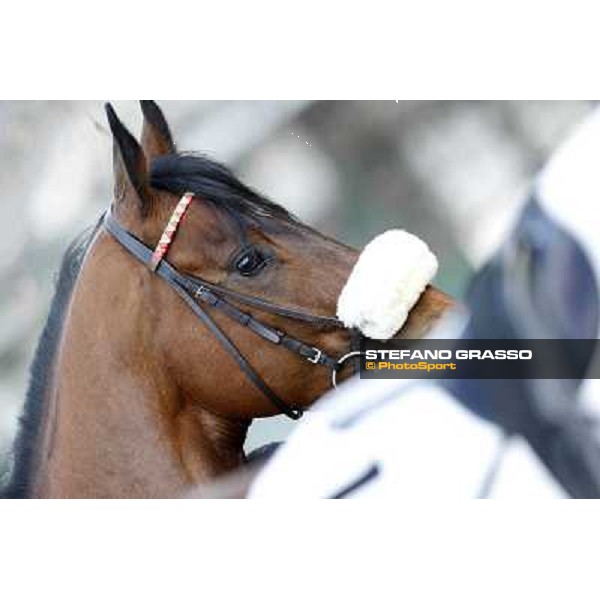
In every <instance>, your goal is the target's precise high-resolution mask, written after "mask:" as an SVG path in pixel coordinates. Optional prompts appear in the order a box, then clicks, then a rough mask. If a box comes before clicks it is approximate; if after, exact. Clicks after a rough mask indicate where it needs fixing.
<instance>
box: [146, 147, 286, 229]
mask: <svg viewBox="0 0 600 600" xmlns="http://www.w3.org/2000/svg"><path fill="white" fill-rule="evenodd" d="M150 186H151V187H153V188H156V189H159V190H164V191H167V192H171V193H173V194H176V195H182V194H184V193H185V192H193V193H194V194H196V195H197V196H199V197H201V198H203V199H204V200H208V201H209V202H211V203H212V204H214V205H215V206H217V207H218V208H221V209H223V210H225V211H226V212H227V213H228V214H230V215H232V216H234V217H235V218H236V219H242V220H243V221H246V222H254V223H260V224H262V225H263V226H264V225H266V226H268V225H275V223H272V222H271V221H273V220H275V221H276V220H279V221H285V222H288V223H296V224H297V223H298V220H297V218H296V217H295V216H294V215H293V214H291V213H290V212H289V211H287V210H286V209H285V208H283V207H282V206H280V205H279V204H276V203H275V202H272V201H271V200H269V199H267V198H265V197H264V196H261V195H260V194H258V193H257V192H255V191H254V190H253V189H251V188H249V187H248V186H247V185H245V184H244V183H242V182H241V181H240V180H239V179H238V178H237V177H236V176H235V175H234V174H233V173H232V172H231V171H230V170H229V169H228V168H227V167H226V166H224V165H222V164H220V163H218V162H215V161H213V160H211V159H209V158H207V157H205V156H203V155H200V154H192V153H177V154H167V155H165V156H160V157H158V158H156V159H155V160H154V161H153V162H152V167H151V170H150Z"/></svg>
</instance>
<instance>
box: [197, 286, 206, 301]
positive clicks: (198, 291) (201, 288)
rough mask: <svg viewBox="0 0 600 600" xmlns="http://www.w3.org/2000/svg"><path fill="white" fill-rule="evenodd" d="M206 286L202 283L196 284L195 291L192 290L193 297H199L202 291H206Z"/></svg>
mask: <svg viewBox="0 0 600 600" xmlns="http://www.w3.org/2000/svg"><path fill="white" fill-rule="evenodd" d="M206 290H207V288H206V287H204V286H203V285H198V287H197V288H196V291H195V292H194V297H195V298H201V297H202V295H203V294H204V293H206Z"/></svg>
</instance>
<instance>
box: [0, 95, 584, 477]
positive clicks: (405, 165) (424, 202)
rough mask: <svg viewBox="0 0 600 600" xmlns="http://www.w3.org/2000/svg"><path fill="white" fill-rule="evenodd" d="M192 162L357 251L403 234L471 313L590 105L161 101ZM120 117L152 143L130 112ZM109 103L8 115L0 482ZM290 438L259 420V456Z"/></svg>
mask: <svg viewBox="0 0 600 600" xmlns="http://www.w3.org/2000/svg"><path fill="white" fill-rule="evenodd" d="M160 104H161V106H162V108H163V110H164V112H165V114H166V115H167V118H168V120H169V122H170V124H171V128H172V131H173V134H174V136H175V139H176V141H177V143H178V146H179V148H180V149H181V150H198V151H202V152H205V153H207V154H209V155H210V156H212V157H213V158H217V159H218V160H221V161H222V162H225V163H226V164H228V165H229V166H231V167H232V168H233V169H234V170H235V171H236V172H237V173H238V175H240V177H241V178H242V179H243V180H244V181H246V182H247V183H249V184H251V185H252V186H254V187H255V188H257V189H258V190H260V191H261V192H263V193H265V194H266V195H267V196H269V197H271V198H272V199H273V200H275V201H277V202H279V203H281V204H283V205H285V206H286V207H287V208H289V209H291V210H292V211H293V212H295V213H296V214H297V215H298V216H300V217H301V218H302V219H303V220H305V221H307V222H308V223H310V224H311V225H313V226H315V227H316V228H317V229H320V230H322V231H324V232H326V233H328V234H330V235H332V236H334V237H336V238H338V239H340V240H342V241H344V242H346V243H349V244H351V245H354V246H356V247H362V246H363V245H364V244H365V243H366V242H367V241H368V240H369V239H370V238H372V237H373V236H374V235H376V234H378V233H381V232H383V231H384V230H386V229H391V228H397V227H400V228H405V229H408V230H409V231H411V232H412V233H415V234H417V235H419V236H420V237H422V238H423V239H425V240H426V241H427V242H428V243H429V245H430V246H431V247H432V248H433V250H434V251H435V252H436V253H437V255H438V257H439V258H440V263H441V268H440V272H439V274H438V277H437V280H436V283H437V285H439V286H440V287H441V288H443V289H444V290H445V291H447V292H449V293H451V294H453V295H454V296H456V297H458V298H460V297H461V296H462V295H463V293H464V291H465V287H466V285H467V282H468V279H469V275H470V273H471V272H472V271H473V269H474V268H475V267H476V266H477V265H479V264H480V263H481V262H482V261H484V260H485V259H486V257H487V256H488V255H489V253H490V252H491V251H492V250H493V249H494V247H495V246H496V244H497V243H498V241H499V239H500V238H501V237H502V234H503V232H504V231H505V229H506V228H507V226H508V225H509V224H510V222H511V220H512V219H513V218H514V216H515V214H516V212H517V211H518V210H519V207H520V206H521V203H522V202H523V200H524V198H525V195H526V193H527V189H528V187H529V186H530V185H531V183H532V176H533V175H534V174H535V172H536V171H537V169H538V168H539V166H540V165H541V164H542V163H543V162H544V161H545V159H546V158H547V156H548V155H549V154H550V153H551V151H552V150H553V149H554V148H555V147H556V146H557V144H558V143H559V142H560V141H561V140H562V139H563V138H564V136H565V135H566V133H567V132H568V130H569V129H570V128H571V127H572V126H573V125H574V124H575V123H577V122H578V121H579V120H580V119H581V118H582V117H583V116H584V115H585V114H586V113H587V112H589V111H590V110H591V108H592V106H591V104H590V103H587V102H537V101H535V102H522V101H519V102H412V101H411V102H404V101H399V102H396V101H381V102H370V101H361V102H349V101H342V102H307V101H300V102H287V101H286V102H280V101H274V102H264V101H260V102H240V101H232V102H212V101H211V102H202V101H197V102H187V101H186V102H175V101H168V102H160ZM115 107H116V109H117V111H118V113H119V115H120V116H121V118H122V119H123V120H124V122H125V123H127V124H128V125H129V126H130V128H131V129H132V131H133V132H135V133H138V134H139V132H140V130H141V111H140V109H139V107H138V105H137V103H135V102H116V103H115ZM111 182H112V170H111V139H110V135H109V133H108V130H107V127H106V124H105V118H104V110H103V106H102V102H100V101H98V102H92V101H66V102H0V209H1V211H2V216H3V222H4V223H5V228H4V233H3V238H4V243H3V252H2V253H1V254H0V289H1V290H2V293H1V295H0V475H1V473H2V470H3V469H4V468H6V464H7V457H8V452H9V449H10V444H11V442H12V437H13V435H14V431H15V426H16V422H17V418H18V414H19V411H20V408H21V403H22V401H23V399H24V396H25V390H26V386H27V380H28V367H29V362H30V360H31V357H32V355H33V351H34V348H35V343H36V341H37V337H38V336H39V334H40V332H41V329H42V327H43V324H44V320H45V318H46V314H47V310H48V307H49V304H50V298H51V295H52V291H53V284H54V278H55V275H56V273H57V270H58V267H59V264H60V260H61V256H62V253H63V252H64V250H65V249H66V247H67V246H68V244H69V242H70V241H71V240H72V239H73V237H74V236H75V235H76V234H77V233H78V232H80V231H81V230H82V229H84V228H85V227H86V226H87V225H90V224H92V223H93V222H95V220H96V219H97V217H98V216H99V214H100V213H101V212H102V211H104V210H105V209H106V207H107V206H108V205H109V203H110V200H111ZM290 427H292V424H291V422H290V421H288V420H287V419H284V418H274V419H268V420H257V421H256V423H255V424H254V425H253V427H252V429H251V432H250V436H249V439H248V448H249V449H251V448H253V447H255V446H256V445H259V444H261V443H265V442H267V441H271V440H274V439H281V438H283V437H285V435H286V434H287V433H288V432H289V429H290Z"/></svg>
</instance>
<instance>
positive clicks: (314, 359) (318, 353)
mask: <svg viewBox="0 0 600 600" xmlns="http://www.w3.org/2000/svg"><path fill="white" fill-rule="evenodd" d="M312 349H313V350H314V351H315V355H314V356H313V357H312V358H311V357H310V356H307V357H306V360H307V361H308V362H310V363H312V364H313V365H316V364H317V363H318V362H319V361H320V360H321V356H323V351H322V350H319V349H318V348H315V347H314V346H313V348H312Z"/></svg>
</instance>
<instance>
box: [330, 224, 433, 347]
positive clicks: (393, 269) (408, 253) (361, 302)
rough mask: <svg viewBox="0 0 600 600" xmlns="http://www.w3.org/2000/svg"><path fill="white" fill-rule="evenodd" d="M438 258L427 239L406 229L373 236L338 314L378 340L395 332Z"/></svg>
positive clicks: (356, 268)
mask: <svg viewBox="0 0 600 600" xmlns="http://www.w3.org/2000/svg"><path fill="white" fill-rule="evenodd" d="M437 268H438V261H437V258H436V257H435V255H434V254H433V253H432V252H431V250H430V249H429V246H427V244H426V243H425V242H424V241H423V240H421V239H419V238H418V237H417V236H416V235H413V234H412V233H408V232H407V231H403V230H401V229H392V230H390V231H386V232H385V233H382V234H381V235H378V236H377V237H376V238H374V239H373V240H371V241H370V242H369V243H368V244H367V245H366V247H365V249H364V250H363V251H362V253H361V255H360V256H359V257H358V261H357V263H356V264H355V265H354V269H352V272H351V273H350V277H348V281H347V282H346V285H345V286H344V289H343V290H342V293H341V294H340V297H339V299H338V306H337V314H338V318H339V319H340V320H341V321H342V322H343V323H344V325H346V327H357V328H358V329H360V331H361V332H362V333H363V334H364V335H366V336H367V337H369V338H371V339H375V340H387V339H389V338H391V337H392V336H393V335H394V334H395V333H396V332H397V331H398V330H399V329H400V328H401V327H402V325H404V322H405V321H406V319H407V317H408V313H409V312H410V310H411V308H412V307H413V306H414V305H415V304H416V302H417V300H418V299H419V296H420V295H421V294H422V293H423V290H424V289H425V287H426V286H427V284H429V283H430V282H431V280H432V279H433V278H434V277H435V274H436V272H437Z"/></svg>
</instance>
